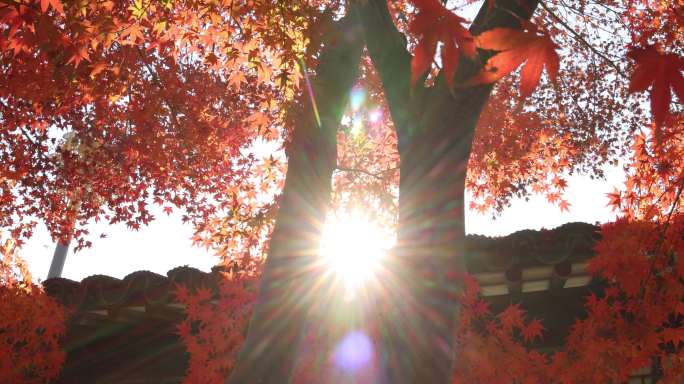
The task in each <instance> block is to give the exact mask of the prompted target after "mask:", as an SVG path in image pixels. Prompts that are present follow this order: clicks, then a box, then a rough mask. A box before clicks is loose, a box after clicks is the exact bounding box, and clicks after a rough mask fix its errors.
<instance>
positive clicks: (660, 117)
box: [627, 45, 684, 126]
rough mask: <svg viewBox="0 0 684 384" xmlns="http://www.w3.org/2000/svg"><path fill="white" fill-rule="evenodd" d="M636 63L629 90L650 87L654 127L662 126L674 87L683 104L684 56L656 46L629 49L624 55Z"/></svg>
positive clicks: (634, 90)
mask: <svg viewBox="0 0 684 384" xmlns="http://www.w3.org/2000/svg"><path fill="white" fill-rule="evenodd" d="M627 56H629V57H630V58H631V59H632V60H634V61H635V62H636V66H635V68H634V73H632V79H631V81H630V83H629V92H643V91H645V90H647V89H648V88H649V87H651V113H652V114H653V120H654V122H655V125H656V126H661V125H662V124H663V121H665V118H666V117H667V113H668V110H669V107H670V102H671V101H672V94H671V93H670V88H672V89H673V90H674V92H675V93H676V94H677V97H678V98H679V102H680V103H684V76H682V71H684V58H682V57H680V56H677V55H675V54H672V53H662V52H660V51H659V50H658V47H656V46H655V45H649V46H646V47H643V48H632V49H631V50H630V51H629V53H628V54H627Z"/></svg>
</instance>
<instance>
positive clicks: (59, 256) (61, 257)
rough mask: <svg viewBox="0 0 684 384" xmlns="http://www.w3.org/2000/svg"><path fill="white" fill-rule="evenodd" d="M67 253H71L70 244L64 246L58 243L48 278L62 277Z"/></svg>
mask: <svg viewBox="0 0 684 384" xmlns="http://www.w3.org/2000/svg"><path fill="white" fill-rule="evenodd" d="M67 253H69V242H67V243H66V244H63V243H62V242H58V243H57V246H56V247H55V253H54V254H53V255H52V263H50V271H49V272H48V275H47V278H48V279H51V278H53V277H61V276H62V270H63V269H64V262H65V261H66V257H67Z"/></svg>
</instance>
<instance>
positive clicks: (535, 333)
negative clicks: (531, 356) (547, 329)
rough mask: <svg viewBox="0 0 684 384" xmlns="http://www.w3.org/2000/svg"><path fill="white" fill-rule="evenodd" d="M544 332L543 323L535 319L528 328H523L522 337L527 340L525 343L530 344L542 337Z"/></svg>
mask: <svg viewBox="0 0 684 384" xmlns="http://www.w3.org/2000/svg"><path fill="white" fill-rule="evenodd" d="M543 332H544V326H543V325H542V323H541V321H539V320H538V319H534V320H532V321H530V322H529V324H527V325H526V326H524V327H523V329H522V332H521V333H522V337H523V339H524V340H525V342H528V343H529V342H530V341H533V340H534V339H536V338H540V339H541V337H542V333H543Z"/></svg>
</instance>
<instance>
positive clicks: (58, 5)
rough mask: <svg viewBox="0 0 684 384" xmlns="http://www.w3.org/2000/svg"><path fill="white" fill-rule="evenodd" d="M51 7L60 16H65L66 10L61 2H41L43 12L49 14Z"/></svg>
mask: <svg viewBox="0 0 684 384" xmlns="http://www.w3.org/2000/svg"><path fill="white" fill-rule="evenodd" d="M49 6H52V8H54V9H55V11H57V12H58V13H59V14H61V15H63V14H64V8H63V7H62V2H61V1H60V0H40V11H41V12H43V13H45V12H47V10H48V7H49Z"/></svg>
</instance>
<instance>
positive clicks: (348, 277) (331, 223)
mask: <svg viewBox="0 0 684 384" xmlns="http://www.w3.org/2000/svg"><path fill="white" fill-rule="evenodd" d="M392 242H393V240H392V238H391V236H390V235H388V233H387V231H386V230H383V228H381V227H380V226H379V225H378V224H377V223H375V222H373V221H372V220H370V219H369V218H368V217H365V216H364V215H363V214H361V213H359V212H351V213H348V214H344V215H340V216H332V217H329V218H328V220H327V221H326V224H325V226H324V227H323V237H322V239H321V249H320V256H321V259H322V261H323V263H324V264H325V265H326V269H327V270H328V272H329V273H331V274H332V275H333V276H334V277H335V279H336V280H338V281H339V282H340V283H342V284H343V286H344V290H345V297H346V298H347V299H353V298H354V296H355V295H356V293H357V292H358V290H359V289H361V288H362V287H363V286H364V285H365V284H367V283H368V282H369V281H371V280H372V279H374V278H375V277H376V275H377V273H378V272H379V270H380V265H381V262H382V259H383V257H384V256H385V254H386V253H387V250H388V249H389V248H390V247H391V246H392Z"/></svg>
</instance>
